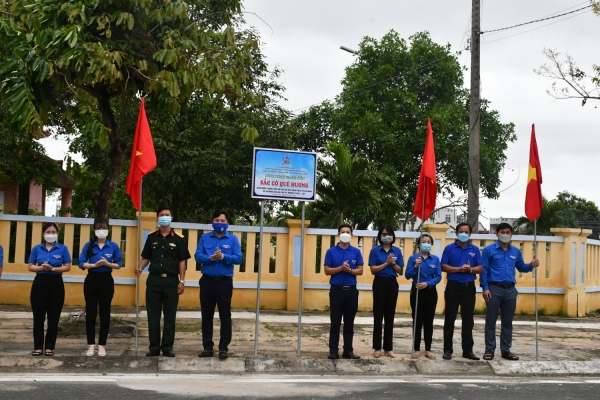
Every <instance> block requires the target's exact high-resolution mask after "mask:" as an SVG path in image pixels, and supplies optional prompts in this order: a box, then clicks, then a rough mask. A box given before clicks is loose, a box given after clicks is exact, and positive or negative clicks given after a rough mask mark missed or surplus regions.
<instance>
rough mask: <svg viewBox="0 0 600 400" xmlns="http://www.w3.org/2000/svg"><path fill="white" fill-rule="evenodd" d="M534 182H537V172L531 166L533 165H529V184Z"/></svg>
mask: <svg viewBox="0 0 600 400" xmlns="http://www.w3.org/2000/svg"><path fill="white" fill-rule="evenodd" d="M532 180H536V181H537V171H536V169H535V168H533V167H532V166H531V164H529V172H528V173H527V183H529V182H531V181H532Z"/></svg>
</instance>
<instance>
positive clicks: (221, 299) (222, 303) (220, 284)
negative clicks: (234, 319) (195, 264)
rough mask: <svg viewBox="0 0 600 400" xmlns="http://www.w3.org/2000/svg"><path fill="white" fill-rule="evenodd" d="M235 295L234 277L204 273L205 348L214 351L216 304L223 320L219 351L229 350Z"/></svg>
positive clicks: (203, 321) (203, 338) (203, 319)
mask: <svg viewBox="0 0 600 400" xmlns="http://www.w3.org/2000/svg"><path fill="white" fill-rule="evenodd" d="M232 296H233V278H230V277H218V278H213V277H210V276H207V275H202V278H200V308H201V309H202V346H203V347H204V350H209V351H212V350H213V347H214V345H215V343H214V342H213V319H214V317H215V306H216V307H219V320H220V321H221V337H220V339H219V351H228V346H229V343H231V297H232Z"/></svg>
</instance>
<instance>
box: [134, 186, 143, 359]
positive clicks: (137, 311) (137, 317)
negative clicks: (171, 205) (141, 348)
mask: <svg viewBox="0 0 600 400" xmlns="http://www.w3.org/2000/svg"><path fill="white" fill-rule="evenodd" d="M141 249H142V179H140V209H139V211H138V241H137V262H138V265H137V266H136V268H139V266H140V261H141V253H142V250H141ZM139 326H140V277H139V276H138V277H137V278H136V280H135V353H136V354H137V352H138V336H139V334H138V330H139Z"/></svg>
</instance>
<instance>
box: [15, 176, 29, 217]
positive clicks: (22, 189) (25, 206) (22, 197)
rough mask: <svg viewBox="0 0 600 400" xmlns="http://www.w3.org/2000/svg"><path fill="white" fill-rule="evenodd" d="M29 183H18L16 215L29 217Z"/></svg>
mask: <svg viewBox="0 0 600 400" xmlns="http://www.w3.org/2000/svg"><path fill="white" fill-rule="evenodd" d="M30 184H31V182H29V181H28V182H19V202H18V204H17V213H18V214H19V215H29V188H30V186H29V185H30Z"/></svg>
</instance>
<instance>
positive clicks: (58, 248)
mask: <svg viewBox="0 0 600 400" xmlns="http://www.w3.org/2000/svg"><path fill="white" fill-rule="evenodd" d="M42 232H43V235H44V239H43V240H42V243H41V244H38V245H37V246H35V247H34V248H33V249H31V255H30V256H29V264H28V265H27V268H28V269H29V271H31V272H35V278H34V280H33V284H32V285H31V296H30V302H31V309H32V311H33V348H34V350H33V352H32V353H31V355H32V356H41V355H42V354H45V355H46V356H53V355H54V345H55V344H56V336H57V334H58V322H59V320H60V312H61V311H62V307H63V303H64V302H65V285H64V284H63V279H62V273H63V272H68V271H69V270H70V269H71V254H69V249H67V246H64V245H62V244H60V243H58V242H57V239H58V226H57V225H56V224H55V223H54V222H47V223H45V224H44V225H43V226H42ZM46 314H47V315H48V329H47V331H46V338H45V339H46V340H45V346H44V321H45V319H46ZM44 348H45V349H46V352H45V353H43V349H44Z"/></svg>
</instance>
